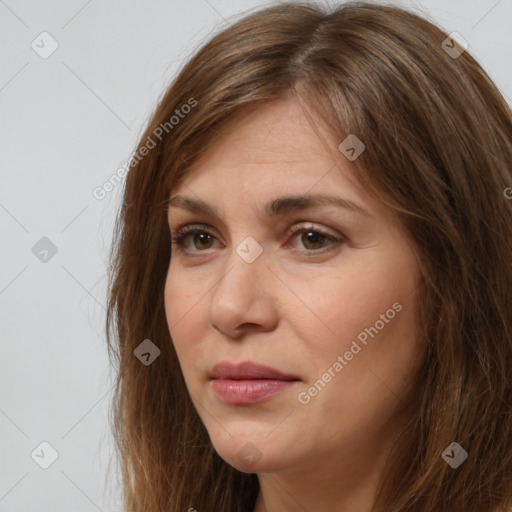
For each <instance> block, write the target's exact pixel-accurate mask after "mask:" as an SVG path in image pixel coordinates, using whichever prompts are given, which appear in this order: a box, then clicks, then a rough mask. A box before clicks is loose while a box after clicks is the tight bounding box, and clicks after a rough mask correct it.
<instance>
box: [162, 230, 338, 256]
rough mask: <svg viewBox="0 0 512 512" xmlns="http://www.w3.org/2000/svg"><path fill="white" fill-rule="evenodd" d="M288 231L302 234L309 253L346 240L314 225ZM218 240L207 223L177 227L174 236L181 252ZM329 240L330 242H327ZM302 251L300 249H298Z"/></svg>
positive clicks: (174, 240) (318, 251)
mask: <svg viewBox="0 0 512 512" xmlns="http://www.w3.org/2000/svg"><path fill="white" fill-rule="evenodd" d="M288 233H289V234H291V235H292V237H293V238H296V237H297V235H302V236H301V237H300V241H301V243H302V244H303V247H304V250H303V252H306V253H307V254H312V253H320V252H324V251H322V250H321V249H325V248H326V247H329V246H331V245H339V244H341V243H343V242H344V241H345V240H344V239H342V238H338V237H336V236H334V235H331V234H329V233H326V232H324V231H322V230H320V229H318V228H315V227H314V226H308V227H298V228H297V227H294V228H290V229H289V230H288ZM189 238H190V239H191V240H192V246H193V248H192V249H191V248H190V247H188V245H189V244H187V242H188V240H189ZM215 240H216V237H215V235H213V234H212V233H211V232H210V231H209V230H208V229H206V226H205V225H201V226H197V225H190V224H189V225H184V226H180V227H178V228H177V229H176V234H175V235H173V236H172V243H173V245H174V246H176V247H177V249H178V250H179V251H181V252H187V253H194V252H196V253H197V252H204V250H206V249H211V248H212V244H213V242H214V241H215ZM325 242H329V243H327V244H326V243H325ZM298 250H299V251H300V249H298Z"/></svg>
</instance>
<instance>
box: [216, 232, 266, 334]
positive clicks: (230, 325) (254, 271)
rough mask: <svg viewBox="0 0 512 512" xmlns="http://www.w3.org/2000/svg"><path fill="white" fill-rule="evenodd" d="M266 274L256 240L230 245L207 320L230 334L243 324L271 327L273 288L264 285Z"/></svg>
mask: <svg viewBox="0 0 512 512" xmlns="http://www.w3.org/2000/svg"><path fill="white" fill-rule="evenodd" d="M247 238H249V237H247ZM269 273H270V270H269V269H268V268H267V258H266V257H265V254H264V253H263V248H262V247H261V246H260V244H258V243H257V242H256V240H254V239H252V240H250V239H249V240H248V239H244V240H242V242H240V243H239V244H238V245H236V246H232V248H231V253H230V255H229V257H228V258H227V259H226V266H225V272H224V273H223V275H222V277H221V278H220V280H219V282H218V283H217V285H216V286H215V287H214V289H213V290H212V295H211V297H210V304H209V308H208V315H209V323H210V324H211V325H212V326H214V327H215V328H216V329H217V330H219V331H221V332H223V333H224V334H226V335H228V336H233V337H236V336H238V335H239V330H238V329H239V327H240V326H241V325H243V324H256V325H259V326H260V327H264V328H265V330H266V329H271V328H272V326H273V325H274V324H275V321H276V318H275V316H276V311H275V307H274V303H273V302H274V301H273V300H272V298H271V295H272V290H273V288H274V287H272V286H268V285H267V284H266V283H267V282H268V279H269V276H265V274H269Z"/></svg>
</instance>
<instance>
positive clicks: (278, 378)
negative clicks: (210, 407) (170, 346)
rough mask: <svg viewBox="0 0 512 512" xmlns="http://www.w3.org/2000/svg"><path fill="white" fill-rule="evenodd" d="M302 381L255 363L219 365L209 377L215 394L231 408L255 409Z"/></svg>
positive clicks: (225, 363) (222, 363)
mask: <svg viewBox="0 0 512 512" xmlns="http://www.w3.org/2000/svg"><path fill="white" fill-rule="evenodd" d="M299 380H300V379H299V378H298V377H296V376H295V375H288V374H285V373H283V372H280V371H278V370H276V369H274V368H270V367H268V366H263V365H260V364H256V363H251V362H245V363H240V364H233V363H229V362H225V361H224V362H221V363H218V364H216V365H215V366H214V367H213V369H212V372H211V374H210V383H211V386H212V389H213V392H214V393H215V395H216V396H217V398H218V399H219V400H221V401H222V402H224V403H226V404H229V405H252V404H257V403H259V402H263V401H266V400H269V399H270V398H271V397H273V396H274V395H277V394H279V393H282V392H284V391H286V390H287V389H289V388H290V387H292V386H293V385H294V384H295V383H296V382H298V381H299Z"/></svg>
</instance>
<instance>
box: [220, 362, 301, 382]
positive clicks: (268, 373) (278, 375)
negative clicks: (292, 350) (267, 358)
mask: <svg viewBox="0 0 512 512" xmlns="http://www.w3.org/2000/svg"><path fill="white" fill-rule="evenodd" d="M210 378H211V379H231V380H256V379H271V380H300V379H299V378H298V377H297V376H295V375H287V374H284V373H282V372H280V371H278V370H275V369H274V368H270V367H269V366H263V365H260V364H256V363H252V362H250V361H249V362H245V363H239V364H233V363H229V362H227V361H223V362H220V363H217V364H216V365H215V366H214V367H213V369H212V372H211V374H210Z"/></svg>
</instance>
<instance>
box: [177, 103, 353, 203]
mask: <svg viewBox="0 0 512 512" xmlns="http://www.w3.org/2000/svg"><path fill="white" fill-rule="evenodd" d="M217 133H218V137H217V139H216V141H215V143H214V144H213V145H212V146H211V147H210V148H209V150H208V151H207V152H206V153H205V154H204V155H202V156H201V158H200V159H198V160H197V161H196V162H195V164H194V165H193V167H192V169H191V171H190V172H189V174H188V175H187V176H186V178H185V180H184V181H183V182H182V183H180V184H177V185H176V186H175V187H174V189H173V191H172V192H173V193H172V195H174V194H176V193H182V192H185V191H187V189H189V188H191V189H193V190H194V191H197V193H199V191H204V192H206V191H208V190H212V187H216V189H218V192H223V191H226V190H228V189H229V190H233V189H235V188H238V189H239V190H245V191H247V192H250V193H251V195H252V196H254V195H255V194H256V193H258V192H260V191H267V192H269V193H270V192H277V191H280V192H292V190H290V187H293V188H294V189H293V192H295V193H302V194H304V193H307V192H308V191H309V190H311V189H313V187H314V188H315V192H321V193H326V192H332V190H333V188H334V189H337V190H339V191H343V190H345V191H347V190H352V192H353V193H354V194H356V195H357V191H358V189H359V192H361V190H360V189H361V187H360V185H359V183H358V182H357V180H356V179H355V177H354V173H353V170H352V169H351V164H350V162H349V161H348V160H346V159H345V162H343V159H344V157H341V156H340V154H339V153H338V154H336V152H337V147H338V145H339V143H340V142H341V141H338V140H337V137H336V136H335V135H333V134H332V133H331V132H329V131H328V130H326V129H325V128H323V127H322V126H321V125H320V123H311V120H310V119H309V118H308V117H307V116H306V115H305V114H304V112H303V110H302V107H301V106H300V104H299V103H298V102H297V101H295V100H294V99H293V98H289V97H288V98H286V99H279V100H272V101H270V102H267V103H265V104H263V105H253V106H250V107H248V108H245V109H242V110H240V111H238V112H236V113H235V114H234V115H232V116H231V117H230V118H228V119H227V120H226V121H224V122H223V123H222V125H221V126H220V128H219V129H218V130H217ZM354 198H355V196H354Z"/></svg>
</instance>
